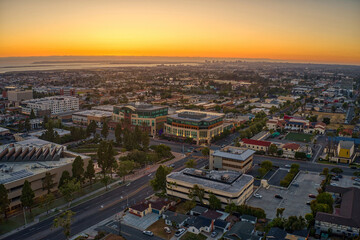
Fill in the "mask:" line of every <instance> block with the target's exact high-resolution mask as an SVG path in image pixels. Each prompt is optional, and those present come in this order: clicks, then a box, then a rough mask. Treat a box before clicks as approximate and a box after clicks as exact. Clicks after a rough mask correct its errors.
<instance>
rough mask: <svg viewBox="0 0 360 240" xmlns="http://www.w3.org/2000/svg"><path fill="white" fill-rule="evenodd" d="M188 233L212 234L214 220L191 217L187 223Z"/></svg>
mask: <svg viewBox="0 0 360 240" xmlns="http://www.w3.org/2000/svg"><path fill="white" fill-rule="evenodd" d="M187 225H188V232H191V233H195V234H199V233H201V232H207V233H209V232H211V231H212V229H213V220H211V219H210V218H207V217H203V216H196V217H191V218H190V219H189V220H188V221H187Z"/></svg>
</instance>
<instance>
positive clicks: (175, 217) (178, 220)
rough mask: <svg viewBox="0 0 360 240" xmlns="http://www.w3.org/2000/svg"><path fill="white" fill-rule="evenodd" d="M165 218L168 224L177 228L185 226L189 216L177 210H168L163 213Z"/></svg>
mask: <svg viewBox="0 0 360 240" xmlns="http://www.w3.org/2000/svg"><path fill="white" fill-rule="evenodd" d="M163 219H165V224H166V225H169V226H175V227H176V228H181V227H183V226H184V224H185V222H186V221H187V220H188V219H189V216H188V215H184V214H181V213H177V212H172V211H166V212H165V213H164V214H163Z"/></svg>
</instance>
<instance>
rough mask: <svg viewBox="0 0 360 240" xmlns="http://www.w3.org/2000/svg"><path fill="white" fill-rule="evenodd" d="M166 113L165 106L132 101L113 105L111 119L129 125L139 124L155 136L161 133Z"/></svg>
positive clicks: (166, 108)
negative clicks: (126, 103)
mask: <svg viewBox="0 0 360 240" xmlns="http://www.w3.org/2000/svg"><path fill="white" fill-rule="evenodd" d="M167 114H168V107H167V106H154V105H151V104H145V103H133V104H128V105H123V106H114V110H113V113H112V121H113V122H115V123H118V122H123V123H124V124H128V125H130V126H131V127H134V126H139V127H141V128H143V129H145V130H147V131H148V132H149V134H150V135H151V136H156V135H157V134H161V133H162V131H163V128H164V123H165V122H166V116H167ZM113 127H114V126H113Z"/></svg>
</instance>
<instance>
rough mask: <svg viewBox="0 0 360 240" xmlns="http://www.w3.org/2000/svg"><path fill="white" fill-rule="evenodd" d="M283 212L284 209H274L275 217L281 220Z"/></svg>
mask: <svg viewBox="0 0 360 240" xmlns="http://www.w3.org/2000/svg"><path fill="white" fill-rule="evenodd" d="M284 211H285V208H277V209H276V217H279V218H282V217H283V214H284Z"/></svg>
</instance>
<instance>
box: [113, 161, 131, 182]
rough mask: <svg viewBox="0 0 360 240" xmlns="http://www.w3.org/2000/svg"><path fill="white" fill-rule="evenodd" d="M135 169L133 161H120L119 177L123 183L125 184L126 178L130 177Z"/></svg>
mask: <svg viewBox="0 0 360 240" xmlns="http://www.w3.org/2000/svg"><path fill="white" fill-rule="evenodd" d="M134 168H135V163H134V162H133V161H129V160H125V161H119V164H118V168H117V172H116V173H117V174H118V175H119V177H122V178H123V182H125V176H126V175H128V174H129V173H130V172H131V171H132V170H134Z"/></svg>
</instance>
